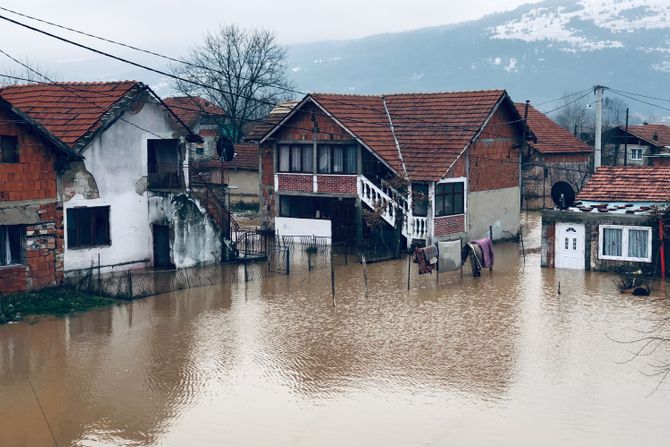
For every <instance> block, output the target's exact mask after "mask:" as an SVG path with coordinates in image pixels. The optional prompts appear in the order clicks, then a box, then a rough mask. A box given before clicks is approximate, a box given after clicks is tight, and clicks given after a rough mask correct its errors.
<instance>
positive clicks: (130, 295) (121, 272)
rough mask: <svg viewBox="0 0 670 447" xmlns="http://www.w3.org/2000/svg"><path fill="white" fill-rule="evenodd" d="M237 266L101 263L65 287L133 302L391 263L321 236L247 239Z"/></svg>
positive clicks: (367, 248) (71, 275)
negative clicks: (186, 291)
mask: <svg viewBox="0 0 670 447" xmlns="http://www.w3.org/2000/svg"><path fill="white" fill-rule="evenodd" d="M245 238H247V239H246V240H245V241H244V244H241V245H240V252H239V256H238V258H237V260H236V261H237V262H232V263H224V264H211V265H201V266H193V267H187V268H179V269H144V268H128V267H129V264H128V263H125V264H118V265H105V266H102V265H100V263H99V262H98V263H97V264H94V265H91V267H89V268H87V269H81V270H74V271H69V272H67V274H66V276H65V278H64V285H66V286H68V287H71V288H74V289H76V290H78V291H81V292H86V293H90V294H96V295H101V296H108V297H112V298H116V299H124V300H133V299H138V298H144V297H147V296H151V295H159V294H162V293H168V292H173V291H177V290H184V289H189V288H196V287H206V286H213V285H217V284H226V283H228V284H233V283H240V282H249V281H255V280H259V279H263V278H267V277H271V276H276V275H289V274H291V273H295V274H300V273H302V272H304V271H311V270H314V269H317V268H329V269H331V270H332V269H334V268H335V267H337V266H342V265H347V264H350V263H360V262H361V260H362V259H366V261H367V263H371V262H375V261H383V260H388V259H392V258H393V256H392V252H391V250H390V249H389V248H388V247H386V246H381V245H362V246H359V247H351V246H348V245H347V244H343V243H332V242H331V240H330V238H327V237H320V236H293V237H267V236H265V235H261V234H253V235H246V236H245Z"/></svg>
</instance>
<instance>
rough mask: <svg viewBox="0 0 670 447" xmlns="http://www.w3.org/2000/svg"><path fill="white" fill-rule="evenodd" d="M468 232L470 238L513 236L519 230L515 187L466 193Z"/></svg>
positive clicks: (517, 189) (518, 193)
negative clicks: (490, 227)
mask: <svg viewBox="0 0 670 447" xmlns="http://www.w3.org/2000/svg"><path fill="white" fill-rule="evenodd" d="M467 203H468V208H467V219H466V221H467V232H468V237H469V238H470V239H480V238H483V237H488V235H489V225H491V226H492V227H493V239H494V240H499V239H514V238H516V237H517V235H518V233H519V227H520V225H521V221H520V214H519V212H520V207H521V202H520V191H519V188H518V187H514V188H504V189H491V190H487V191H477V192H469V193H468V199H467Z"/></svg>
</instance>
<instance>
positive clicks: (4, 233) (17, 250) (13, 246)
mask: <svg viewBox="0 0 670 447" xmlns="http://www.w3.org/2000/svg"><path fill="white" fill-rule="evenodd" d="M25 234H26V232H25V231H24V229H23V226H21V225H0V266H2V265H15V264H21V263H22V262H23V247H24V245H25V243H24V239H25Z"/></svg>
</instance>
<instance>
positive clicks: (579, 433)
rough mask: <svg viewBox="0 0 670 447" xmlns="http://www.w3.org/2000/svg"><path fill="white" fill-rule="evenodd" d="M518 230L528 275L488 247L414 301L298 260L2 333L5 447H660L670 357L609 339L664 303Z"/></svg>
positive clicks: (383, 284) (665, 433) (416, 292)
mask: <svg viewBox="0 0 670 447" xmlns="http://www.w3.org/2000/svg"><path fill="white" fill-rule="evenodd" d="M527 219H528V222H526V224H527V226H526V230H525V231H526V235H527V236H526V247H527V248H530V249H531V250H530V252H531V253H528V254H527V259H526V264H525V266H524V262H523V258H522V256H521V254H520V252H519V250H518V248H517V245H516V244H513V243H508V244H496V246H495V248H496V264H495V267H494V271H493V272H492V273H489V272H488V271H484V272H482V276H481V277H480V278H473V277H471V275H470V274H469V271H468V270H467V269H466V270H465V271H464V275H463V278H462V279H461V276H460V274H459V273H458V272H455V273H447V274H442V275H440V277H439V280H440V282H439V285H438V284H437V283H436V278H435V275H424V276H421V277H419V276H417V275H416V274H415V272H416V266H413V267H412V278H411V281H412V290H411V291H409V292H408V291H407V290H406V285H407V276H406V275H407V263H406V262H405V261H402V260H401V261H392V262H385V263H378V264H371V265H369V266H368V272H369V293H368V296H367V297H366V296H365V292H364V285H363V270H362V267H361V265H360V264H355V263H349V264H348V265H342V266H338V267H337V269H336V285H337V286H336V288H337V294H336V297H337V298H336V307H335V308H333V305H332V301H331V295H330V269H329V268H328V266H326V265H319V264H318V263H317V267H316V269H315V270H313V271H311V272H307V267H306V263H304V264H301V265H300V266H296V267H295V268H293V267H292V270H291V274H290V275H289V276H282V275H277V276H274V277H271V278H266V279H263V280H260V279H259V280H255V281H252V282H249V283H246V284H245V283H236V284H224V285H220V286H213V287H206V288H198V289H191V290H186V291H180V292H175V293H170V294H165V295H160V296H155V297H151V298H147V299H144V300H139V301H135V302H131V303H128V304H122V305H118V306H114V307H111V308H105V309H100V310H97V311H93V312H89V313H86V314H82V315H76V316H74V317H71V318H67V319H44V320H42V321H40V322H38V323H36V324H33V325H30V324H26V323H21V324H17V325H7V326H0V446H12V447H13V446H48V445H54V441H53V440H52V437H51V434H50V432H49V428H48V426H47V421H48V424H49V425H50V427H51V429H52V430H53V435H54V436H55V438H56V441H57V444H58V445H59V446H67V445H77V446H79V445H81V446H119V445H120V446H134V445H137V446H140V445H141V446H144V445H156V446H183V445H194V446H198V445H233V446H265V445H273V446H415V445H416V446H447V445H459V446H461V445H466V446H468V445H475V446H484V445H508V446H519V445H528V446H535V445H543V446H566V445H574V446H577V445H580V446H581V445H589V446H629V445H633V444H637V445H644V446H662V445H663V446H664V445H667V443H668V439H667V438H668V437H669V436H670V427H669V426H668V423H667V415H668V414H669V413H670V382H668V383H666V384H664V385H662V386H661V387H660V388H659V389H658V390H657V391H656V392H654V393H652V392H653V391H654V389H655V387H656V385H657V383H658V381H659V379H660V378H659V377H648V376H646V375H645V374H644V373H645V372H646V373H648V372H651V371H652V369H651V368H650V367H649V366H648V365H647V362H664V361H667V360H668V359H670V350H667V349H666V350H661V349H659V350H658V351H656V352H655V353H654V355H653V356H650V357H648V358H645V359H637V360H635V361H633V362H630V363H623V364H622V362H624V361H625V360H627V359H629V358H630V357H631V355H630V353H629V351H631V350H633V348H634V346H631V345H626V344H621V343H617V342H615V341H613V340H612V339H616V340H632V339H635V338H639V337H640V336H643V335H644V333H643V332H644V331H650V330H652V329H653V328H654V327H655V326H657V325H658V320H659V319H661V318H663V317H668V316H670V302H669V301H668V300H665V299H663V297H664V295H665V292H664V291H663V290H661V289H660V288H659V287H657V288H656V290H654V293H653V296H652V297H643V298H637V297H632V296H629V295H621V294H619V292H618V290H617V289H616V286H615V284H614V282H613V279H614V276H612V275H609V274H601V273H589V272H587V273H583V272H578V271H561V270H545V269H541V268H540V267H539V264H540V261H539V251H538V249H537V248H538V247H539V245H540V242H539V229H538V216H537V215H530V216H529V217H527ZM298 261H299V260H297V261H296V262H298ZM466 267H467V266H466ZM559 282H560V287H561V294H560V295H559V294H558V293H557V291H558V285H559ZM33 387H34V390H35V392H34V393H33ZM38 401H39V404H41V407H42V410H43V412H42V410H41V409H40V405H39V404H38ZM43 414H44V415H43ZM45 416H46V420H45Z"/></svg>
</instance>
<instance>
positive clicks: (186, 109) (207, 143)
mask: <svg viewBox="0 0 670 447" xmlns="http://www.w3.org/2000/svg"><path fill="white" fill-rule="evenodd" d="M163 102H164V103H165V105H166V106H167V107H169V108H170V110H172V111H173V112H174V115H175V116H176V117H178V118H179V120H180V121H181V122H182V123H184V124H185V125H186V126H188V127H189V128H190V129H191V130H192V131H193V132H194V133H196V134H197V135H200V136H201V137H202V139H203V141H202V142H199V143H197V144H195V149H194V151H193V152H192V153H191V154H190V157H189V160H190V161H191V162H196V161H200V160H212V159H218V157H219V154H218V153H217V151H216V141H217V138H218V135H219V128H220V127H221V126H224V125H225V119H226V113H225V112H224V110H223V109H221V108H220V107H219V106H217V105H216V104H213V103H212V102H210V101H208V100H206V99H204V98H201V97H191V96H172V97H168V98H165V99H163ZM173 122H174V124H175V125H178V124H179V122H178V121H177V120H176V119H174V120H173Z"/></svg>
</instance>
